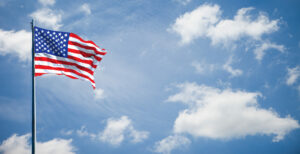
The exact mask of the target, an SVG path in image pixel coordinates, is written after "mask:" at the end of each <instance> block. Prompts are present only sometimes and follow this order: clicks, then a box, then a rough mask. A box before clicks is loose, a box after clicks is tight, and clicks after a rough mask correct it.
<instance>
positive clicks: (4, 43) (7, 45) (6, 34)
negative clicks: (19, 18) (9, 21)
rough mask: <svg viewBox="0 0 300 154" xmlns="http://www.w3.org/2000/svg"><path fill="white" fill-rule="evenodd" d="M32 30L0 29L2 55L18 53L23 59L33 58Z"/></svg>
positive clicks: (0, 50) (0, 52) (0, 53)
mask: <svg viewBox="0 0 300 154" xmlns="http://www.w3.org/2000/svg"><path fill="white" fill-rule="evenodd" d="M30 51H31V32H28V31H26V30H20V31H15V30H10V31H5V30H2V29H0V55H2V56H4V55H7V54H10V55H16V56H18V57H19V59H20V60H21V61H26V60H30V59H31V52H30Z"/></svg>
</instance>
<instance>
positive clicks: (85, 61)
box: [68, 55, 97, 69]
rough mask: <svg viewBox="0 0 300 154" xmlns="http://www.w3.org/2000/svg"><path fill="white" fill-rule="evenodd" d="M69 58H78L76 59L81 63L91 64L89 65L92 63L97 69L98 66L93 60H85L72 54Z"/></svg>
mask: <svg viewBox="0 0 300 154" xmlns="http://www.w3.org/2000/svg"><path fill="white" fill-rule="evenodd" d="M68 58H69V59H73V60H76V61H78V62H80V63H85V64H89V65H91V66H92V67H93V68H95V69H96V68H97V65H95V64H94V62H93V60H83V59H80V58H77V57H74V56H70V55H68Z"/></svg>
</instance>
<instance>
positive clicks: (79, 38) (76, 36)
mask: <svg viewBox="0 0 300 154" xmlns="http://www.w3.org/2000/svg"><path fill="white" fill-rule="evenodd" d="M70 37H75V38H77V39H78V40H80V41H81V42H84V43H91V44H93V45H95V46H96V47H98V48H100V47H99V46H98V45H96V44H95V43H94V42H93V41H85V40H83V39H82V38H81V37H79V36H78V35H76V34H74V33H70Z"/></svg>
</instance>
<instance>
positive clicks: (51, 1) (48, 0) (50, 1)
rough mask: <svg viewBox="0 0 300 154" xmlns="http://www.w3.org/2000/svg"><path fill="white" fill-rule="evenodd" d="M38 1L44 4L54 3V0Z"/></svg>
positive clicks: (50, 4)
mask: <svg viewBox="0 0 300 154" xmlns="http://www.w3.org/2000/svg"><path fill="white" fill-rule="evenodd" d="M39 3H41V4H42V5H44V6H47V5H49V6H52V5H54V4H55V0H39Z"/></svg>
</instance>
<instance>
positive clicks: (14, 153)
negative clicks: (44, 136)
mask: <svg viewBox="0 0 300 154" xmlns="http://www.w3.org/2000/svg"><path fill="white" fill-rule="evenodd" d="M29 139H30V134H25V135H22V136H18V135H17V134H14V135H12V136H11V137H9V138H8V139H6V140H4V141H3V142H2V144H1V145H0V152H1V153H3V154H30V153H31V145H30V143H29V142H30V141H29ZM71 143H72V140H71V139H69V140H65V139H56V138H55V139H53V140H50V141H47V142H37V143H36V152H37V153H41V154H53V153H55V154H75V152H74V151H75V150H76V149H75V147H74V146H73V145H72V144H71Z"/></svg>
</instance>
